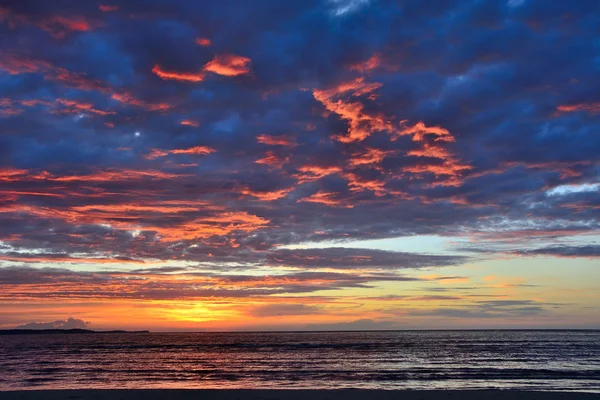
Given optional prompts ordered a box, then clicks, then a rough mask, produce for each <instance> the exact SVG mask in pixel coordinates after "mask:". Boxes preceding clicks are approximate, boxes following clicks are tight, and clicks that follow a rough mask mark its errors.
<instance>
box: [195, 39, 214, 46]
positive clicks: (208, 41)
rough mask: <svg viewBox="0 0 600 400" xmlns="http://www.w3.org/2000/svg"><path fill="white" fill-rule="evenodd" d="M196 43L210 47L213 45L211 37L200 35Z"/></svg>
mask: <svg viewBox="0 0 600 400" xmlns="http://www.w3.org/2000/svg"><path fill="white" fill-rule="evenodd" d="M196 44H197V45H198V46H202V47H208V46H210V45H211V41H210V39H207V38H201V37H199V38H196Z"/></svg>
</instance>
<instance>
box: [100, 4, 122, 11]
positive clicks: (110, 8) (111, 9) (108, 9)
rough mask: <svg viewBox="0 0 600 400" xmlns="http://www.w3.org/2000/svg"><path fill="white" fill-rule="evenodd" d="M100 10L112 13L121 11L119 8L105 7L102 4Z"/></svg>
mask: <svg viewBox="0 0 600 400" xmlns="http://www.w3.org/2000/svg"><path fill="white" fill-rule="evenodd" d="M98 9H99V10H100V11H102V12H110V11H117V10H118V9H119V6H105V5H102V4H100V5H99V6H98Z"/></svg>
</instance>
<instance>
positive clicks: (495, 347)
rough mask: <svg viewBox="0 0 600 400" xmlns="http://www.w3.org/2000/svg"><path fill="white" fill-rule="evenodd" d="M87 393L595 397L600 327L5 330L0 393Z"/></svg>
mask: <svg viewBox="0 0 600 400" xmlns="http://www.w3.org/2000/svg"><path fill="white" fill-rule="evenodd" d="M90 388H98V389H100V388H136V389H139V388H190V389H191V388H194V389H199V388H213V389H214V388H227V389H236V388H238V389H338V388H361V389H390V390H391V389H520V390H542V391H579V392H595V393H600V331H393V332H392V331H385V332H382V331H379V332H270V333H268V332H260V333H259V332H253V333H242V332H240V333H126V334H120V333H111V334H107V333H104V334H96V333H91V334H58V335H57V334H55V335H45V334H44V335H9V336H0V390H3V391H5V390H28V389H32V390H33V389H36V390H39V389H90Z"/></svg>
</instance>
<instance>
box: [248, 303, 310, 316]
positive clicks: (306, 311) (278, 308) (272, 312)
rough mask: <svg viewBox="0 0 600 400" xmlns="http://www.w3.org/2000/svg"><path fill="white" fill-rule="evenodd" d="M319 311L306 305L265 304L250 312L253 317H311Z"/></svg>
mask: <svg viewBox="0 0 600 400" xmlns="http://www.w3.org/2000/svg"><path fill="white" fill-rule="evenodd" d="M320 312H321V309H320V308H319V307H317V306H309V305H306V304H267V305H264V306H258V307H254V308H252V309H251V310H250V315H251V316H253V317H259V318H263V317H277V316H289V315H313V314H319V313H320Z"/></svg>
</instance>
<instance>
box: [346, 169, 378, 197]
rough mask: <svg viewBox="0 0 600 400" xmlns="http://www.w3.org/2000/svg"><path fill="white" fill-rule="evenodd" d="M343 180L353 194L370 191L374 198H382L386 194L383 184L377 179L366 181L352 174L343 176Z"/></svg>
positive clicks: (348, 173)
mask: <svg viewBox="0 0 600 400" xmlns="http://www.w3.org/2000/svg"><path fill="white" fill-rule="evenodd" d="M344 178H346V179H347V180H348V186H349V187H350V190H351V191H353V192H361V191H363V190H370V191H372V192H373V193H374V194H375V195H376V196H384V195H385V194H386V193H387V190H386V189H385V182H384V181H380V180H377V179H366V178H362V177H360V176H358V175H356V174H354V173H352V172H347V173H345V174H344Z"/></svg>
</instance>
